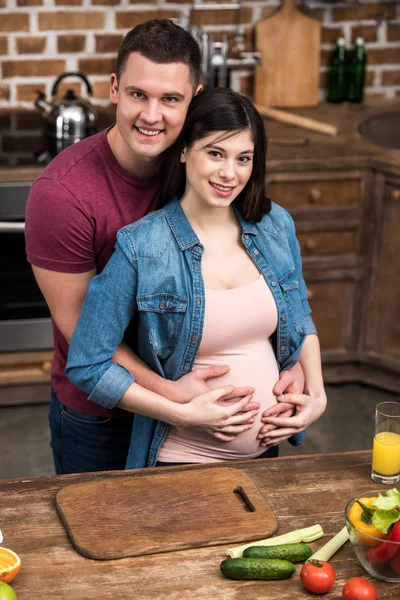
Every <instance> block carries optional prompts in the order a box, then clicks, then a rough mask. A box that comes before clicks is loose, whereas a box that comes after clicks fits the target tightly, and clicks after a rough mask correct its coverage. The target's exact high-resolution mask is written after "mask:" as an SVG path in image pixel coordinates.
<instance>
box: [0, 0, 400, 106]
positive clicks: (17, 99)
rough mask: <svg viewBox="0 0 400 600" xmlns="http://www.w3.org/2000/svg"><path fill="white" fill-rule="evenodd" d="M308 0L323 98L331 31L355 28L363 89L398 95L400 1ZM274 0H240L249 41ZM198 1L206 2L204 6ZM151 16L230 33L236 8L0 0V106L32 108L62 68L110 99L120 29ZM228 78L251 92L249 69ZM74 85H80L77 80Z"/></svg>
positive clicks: (102, 100) (179, 2)
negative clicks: (363, 54)
mask: <svg viewBox="0 0 400 600" xmlns="http://www.w3.org/2000/svg"><path fill="white" fill-rule="evenodd" d="M306 1H307V0H304V4H305V2H306ZM308 1H309V2H310V1H312V2H313V5H312V7H311V6H308V8H307V7H305V10H307V11H308V12H309V13H310V14H312V15H313V16H315V17H317V18H318V19H320V21H321V22H322V25H323V29H322V47H321V98H323V96H324V88H325V87H326V81H327V77H326V74H327V65H328V61H329V55H330V52H331V50H332V46H333V44H334V42H335V40H336V38H337V37H338V36H344V37H345V38H346V40H347V42H348V43H350V42H351V40H352V39H354V38H355V37H357V36H359V35H361V36H363V37H364V38H365V40H366V42H367V49H368V58H369V66H368V77H367V95H379V96H386V97H395V96H399V97H400V4H399V2H400V0H398V1H397V3H396V2H395V0H380V1H379V0H378V1H377V0H361V1H360V2H357V0H355V1H354V2H352V1H351V0H350V1H349V0H346V1H343V2H339V3H337V4H332V3H325V4H324V3H323V2H320V3H317V2H314V0H308ZM225 3H226V4H229V3H230V0H226V2H225ZM215 4H220V2H219V3H218V2H215V0H214V5H215ZM278 4H279V2H278V1H277V0H266V1H262V0H243V1H242V8H241V11H240V17H239V22H240V23H241V26H242V29H243V31H244V32H245V33H246V36H247V37H248V38H249V40H251V39H252V34H253V30H254V23H255V22H256V21H257V20H258V19H260V18H262V17H263V16H267V15H268V14H270V13H271V12H272V11H273V10H274V8H275V7H276V6H277V5H278ZM201 5H203V6H204V5H208V6H209V9H208V10H201V9H200V8H199V6H201ZM152 17H164V18H174V19H176V20H177V22H179V23H180V24H186V23H188V21H189V19H190V20H191V23H193V24H196V25H201V26H202V27H203V28H204V30H205V31H208V32H213V33H215V34H221V33H222V32H224V33H228V34H229V33H233V32H234V30H235V24H236V21H237V17H238V13H237V10H236V9H234V8H231V9H228V10H213V8H212V4H210V0H194V1H193V2H188V1H185V0H147V1H146V0H0V65H1V67H0V68H1V71H0V108H1V107H24V108H31V107H32V101H33V99H34V98H35V97H36V90H37V89H41V90H43V91H44V92H45V93H46V94H47V95H49V94H50V89H51V86H52V83H53V81H54V78H55V76H56V75H58V74H60V73H62V72H64V71H67V70H71V71H73V70H80V71H82V72H84V73H85V74H87V75H88V77H89V79H90V81H91V83H92V85H93V88H94V97H95V101H96V103H97V104H107V103H108V76H109V73H110V72H111V71H112V70H113V68H114V61H115V56H116V52H117V50H118V47H119V44H120V41H121V39H122V36H123V35H124V34H125V33H126V32H127V31H129V29H131V28H132V27H133V26H134V25H136V24H137V23H140V22H142V21H145V20H147V19H149V18H152ZM233 80H234V82H235V87H236V89H239V90H240V91H242V92H244V93H250V94H251V92H252V77H251V73H250V71H243V70H242V71H238V72H236V73H235V76H234V78H233ZM73 86H74V87H75V89H76V90H77V91H79V86H80V83H79V82H77V83H74V84H73ZM68 87H71V83H68ZM60 88H61V91H62V90H63V89H65V85H62V86H60Z"/></svg>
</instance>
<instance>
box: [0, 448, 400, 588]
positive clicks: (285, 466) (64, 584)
mask: <svg viewBox="0 0 400 600" xmlns="http://www.w3.org/2000/svg"><path fill="white" fill-rule="evenodd" d="M216 466H221V463H215V464H214V465H213V466H212V467H211V468H213V467H216ZM224 466H226V463H224ZM235 467H237V468H239V469H242V470H243V471H245V472H246V473H247V474H248V475H249V476H250V477H251V478H252V479H253V481H254V482H255V484H256V485H257V487H258V488H259V490H260V492H261V493H262V495H263V496H264V497H265V500H266V501H267V502H268V504H269V506H270V507H271V508H272V509H273V511H274V513H275V515H276V517H277V519H278V524H279V529H278V532H277V533H278V534H281V533H285V532H288V531H291V530H293V529H297V528H302V527H308V526H311V525H315V524H316V523H320V525H321V526H322V528H323V529H324V531H325V534H326V535H325V537H323V538H321V539H320V540H318V541H317V542H314V543H313V544H312V546H313V548H314V549H316V548H317V547H320V546H321V545H323V544H324V543H325V542H326V541H327V540H328V539H329V538H330V537H332V536H333V535H334V534H336V533H337V532H338V531H339V530H340V529H341V528H342V527H343V526H344V510H345V506H346V503H347V502H348V500H350V499H351V498H352V497H353V496H355V495H361V494H362V493H363V492H366V491H369V490H374V489H378V488H379V487H381V488H382V489H383V490H384V489H387V488H384V487H383V486H378V485H376V484H374V483H373V482H372V480H371V479H370V468H371V452H370V451H361V452H348V453H340V454H325V455H308V456H299V457H287V458H278V459H269V460H268V459H264V460H253V461H244V462H238V463H235ZM182 468H183V467H175V468H172V470H181V469H182ZM186 468H191V469H203V468H206V467H203V466H201V465H196V466H194V467H186ZM169 470H171V469H169ZM159 471H160V469H153V470H151V471H146V470H141V471H132V472H131V474H132V477H140V476H141V475H143V474H149V472H151V473H156V472H159ZM121 475H124V476H126V475H127V472H126V471H125V472H123V471H119V472H115V473H100V474H99V473H97V474H90V475H67V476H63V477H42V478H33V479H16V480H8V481H0V527H1V529H2V531H3V534H4V543H3V545H4V546H5V547H9V548H11V549H13V550H14V551H16V552H17V553H18V554H19V555H20V556H21V559H22V568H21V571H20V573H19V575H18V576H17V578H16V579H15V580H14V582H13V584H12V585H13V587H14V589H15V591H16V593H17V594H18V600H31V599H33V598H51V599H54V600H67V599H68V600H71V599H73V600H99V598H101V599H102V600H107V599H113V600H115V598H118V600H132V598H138V599H139V600H155V599H156V600H183V599H185V600H189V599H192V598H193V599H194V598H196V599H199V600H202V599H203V600H232V599H233V598H239V597H240V598H241V600H265V599H266V598H268V600H278V599H279V600H293V599H295V600H301V599H302V598H304V599H306V598H310V597H311V596H310V594H308V592H306V591H305V590H304V589H303V587H302V585H301V582H300V578H299V575H298V574H299V570H300V568H301V566H298V567H297V570H296V573H295V575H294V576H293V577H292V578H291V579H289V580H285V581H275V582H264V581H231V580H228V579H225V578H224V577H223V576H222V575H221V574H220V571H219V565H220V562H221V561H222V560H223V559H224V558H226V555H225V551H226V549H227V548H228V547H231V546H232V545H236V544H229V545H227V546H215V547H207V548H197V549H193V550H185V551H179V552H169V553H165V554H154V555H151V556H142V557H136V558H125V559H120V560H111V561H96V560H90V559H87V558H84V557H82V556H80V555H79V554H77V553H76V552H75V550H74V549H73V548H72V546H71V543H70V541H69V538H68V537H67V534H66V531H65V530H64V527H63V525H62V523H61V521H60V519H59V517H58V513H57V511H56V508H55V497H56V494H57V492H58V490H59V489H61V488H62V487H63V486H64V485H67V484H70V483H73V482H83V481H90V480H94V479H99V478H103V477H119V476H121ZM171 502H173V498H171ZM105 535H106V534H105ZM331 562H332V564H333V566H334V567H335V569H336V573H337V581H336V584H335V585H334V587H333V589H332V591H331V592H330V593H328V594H325V595H324V598H326V599H327V600H334V599H335V600H338V599H339V598H340V597H341V590H342V587H343V585H344V583H345V581H346V580H347V579H349V578H350V577H356V576H360V577H365V578H366V579H368V580H369V581H372V582H373V583H374V585H375V586H376V588H377V591H378V597H379V600H393V598H394V593H395V588H394V586H395V584H390V583H384V582H383V581H380V580H377V579H376V580H374V579H373V578H371V577H370V576H369V575H368V574H367V573H366V572H365V571H364V570H363V569H362V567H361V566H360V565H359V563H358V562H357V560H356V558H355V555H354V553H353V550H352V548H351V546H350V543H349V542H348V543H346V544H345V546H343V547H342V548H341V549H340V550H339V551H338V552H337V554H336V555H335V556H334V557H333V558H332V560H331ZM397 587H399V586H397ZM396 589H397V588H396Z"/></svg>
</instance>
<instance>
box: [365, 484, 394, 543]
mask: <svg viewBox="0 0 400 600" xmlns="http://www.w3.org/2000/svg"><path fill="white" fill-rule="evenodd" d="M371 508H372V509H375V512H374V514H373V516H372V519H371V521H372V524H373V525H374V527H376V528H377V529H379V531H382V533H387V532H388V530H389V528H390V526H391V525H393V523H397V521H400V492H399V491H398V490H397V489H396V488H393V489H391V490H388V491H387V492H386V493H385V495H382V494H379V495H378V498H377V499H376V500H375V502H374V503H373V505H372V507H371Z"/></svg>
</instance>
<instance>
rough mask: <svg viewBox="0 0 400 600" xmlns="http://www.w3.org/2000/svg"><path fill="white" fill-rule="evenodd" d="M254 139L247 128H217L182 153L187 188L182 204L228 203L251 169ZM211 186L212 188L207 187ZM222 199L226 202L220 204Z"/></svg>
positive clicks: (246, 180)
mask: <svg viewBox="0 0 400 600" xmlns="http://www.w3.org/2000/svg"><path fill="white" fill-rule="evenodd" d="M253 155H254V141H253V136H252V134H251V132H250V130H248V129H246V130H244V131H239V132H232V131H218V132H215V133H212V134H210V135H208V136H206V137H204V138H202V139H201V140H198V141H197V142H195V143H194V144H193V146H191V147H189V148H185V149H184V151H183V152H182V156H181V161H182V162H183V163H185V167H186V189H185V193H184V194H183V197H182V199H181V201H182V206H184V205H185V204H186V206H188V205H189V203H190V204H191V206H192V209H193V208H194V207H197V209H201V208H203V209H204V208H205V207H208V208H211V207H214V208H221V207H227V206H229V205H230V204H231V203H232V202H233V201H234V200H235V198H237V196H238V195H239V194H240V193H241V192H242V191H243V189H244V188H245V186H246V184H247V182H248V181H249V179H250V177H251V173H252V170H253ZM210 188H211V189H210ZM222 199H226V200H228V201H229V205H227V204H226V203H224V204H222V205H221V204H220V201H221V200H222Z"/></svg>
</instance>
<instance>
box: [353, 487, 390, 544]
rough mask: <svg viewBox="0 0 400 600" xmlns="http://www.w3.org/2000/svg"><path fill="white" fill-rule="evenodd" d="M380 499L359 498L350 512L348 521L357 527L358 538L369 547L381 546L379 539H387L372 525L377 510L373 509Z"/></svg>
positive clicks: (373, 497) (375, 497)
mask: <svg viewBox="0 0 400 600" xmlns="http://www.w3.org/2000/svg"><path fill="white" fill-rule="evenodd" d="M377 499H378V497H377V496H372V497H370V498H359V499H358V500H357V501H356V502H354V504H353V505H352V507H351V508H350V510H349V514H348V519H349V521H350V523H351V524H352V525H353V527H355V528H356V529H355V531H354V533H355V535H356V536H357V537H358V539H359V540H360V541H362V542H363V544H366V545H368V546H376V545H377V544H379V543H380V542H379V539H385V538H386V534H385V533H383V532H382V531H380V530H379V529H377V528H376V527H375V526H374V525H373V524H372V518H373V515H374V513H375V510H373V509H371V507H372V505H373V503H374V502H375V501H376V500H377ZM370 536H372V537H374V538H379V539H378V540H374V539H371V537H370Z"/></svg>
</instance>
